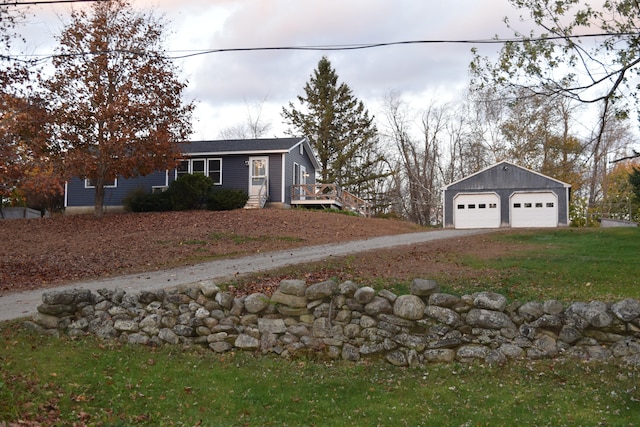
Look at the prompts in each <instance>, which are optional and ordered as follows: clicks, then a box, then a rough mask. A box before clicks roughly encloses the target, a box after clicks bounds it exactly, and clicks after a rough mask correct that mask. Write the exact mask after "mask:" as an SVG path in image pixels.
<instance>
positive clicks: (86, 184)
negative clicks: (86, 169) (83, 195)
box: [84, 178, 118, 188]
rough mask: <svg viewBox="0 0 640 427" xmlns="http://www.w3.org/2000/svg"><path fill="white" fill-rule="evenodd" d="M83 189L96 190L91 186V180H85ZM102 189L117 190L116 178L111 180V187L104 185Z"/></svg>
mask: <svg viewBox="0 0 640 427" xmlns="http://www.w3.org/2000/svg"><path fill="white" fill-rule="evenodd" d="M84 188H96V186H95V185H91V180H90V179H89V178H85V179H84ZM104 188H118V178H116V179H114V180H113V185H105V186H104Z"/></svg>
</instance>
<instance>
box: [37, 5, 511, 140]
mask: <svg viewBox="0 0 640 427" xmlns="http://www.w3.org/2000/svg"><path fill="white" fill-rule="evenodd" d="M132 4H133V5H134V6H135V7H141V8H155V9H156V10H157V11H158V12H159V13H163V14H165V17H166V18H167V19H168V20H169V22H170V29H171V30H172V33H171V34H170V35H169V37H168V40H167V49H168V50H169V51H171V54H172V55H180V54H182V53H187V52H177V51H193V50H205V49H229V48H255V47H282V46H319V45H349V44H363V43H388V42H400V41H410V40H478V39H490V38H492V37H494V36H495V35H499V36H504V37H509V36H512V34H511V32H510V31H509V30H508V29H506V27H505V25H504V23H503V22H502V20H503V18H504V17H505V16H507V15H509V16H512V17H515V16H517V13H516V12H515V11H514V10H513V9H512V8H511V7H510V5H509V4H508V2H507V1H506V0H446V1H436V0H426V1H425V0H422V1H420V0H179V1H177V0H132ZM85 7H86V6H85ZM70 8H71V6H69V5H40V6H35V7H32V8H31V12H32V13H33V14H35V15H34V16H31V17H29V20H28V23H27V25H26V26H25V29H24V32H25V34H26V37H27V46H28V52H29V53H37V54H44V53H51V52H52V51H53V49H54V47H55V42H54V36H55V35H56V34H58V33H59V32H60V30H61V29H62V27H63V25H64V23H65V22H68V17H69V12H70ZM472 47H473V45H469V44H449V43H444V44H417V45H400V46H389V47H378V48H373V49H365V50H350V51H333V52H318V51H291V50H283V51H258V52H255V51H254V52H220V53H210V54H207V55H199V56H195V57H192V58H189V59H183V60H177V64H178V65H179V66H180V67H181V69H182V72H183V78H184V79H186V80H188V82H189V86H188V91H187V93H186V97H187V98H188V99H193V100H195V101H196V103H197V108H196V111H195V115H194V135H193V139H215V138H217V137H219V133H220V131H221V130H223V129H225V128H229V127H232V126H234V125H236V124H238V123H240V122H243V121H245V120H246V117H247V109H248V108H253V106H256V105H260V104H262V105H263V110H262V113H263V119H264V121H265V122H268V123H271V124H272V128H271V131H270V132H269V134H268V135H265V136H269V137H271V136H284V131H285V129H286V127H285V126H284V124H283V123H282V117H281V115H280V111H281V109H282V107H283V106H285V105H287V104H288V102H289V101H294V100H295V99H296V96H297V95H300V94H303V87H304V85H305V83H306V82H307V81H308V80H309V77H310V75H311V74H312V72H313V70H314V69H315V68H316V66H317V64H318V61H319V60H320V58H321V57H322V56H323V55H326V56H327V57H328V58H329V60H330V61H331V63H332V66H333V67H334V69H335V70H336V72H337V74H338V76H339V78H340V81H341V82H345V83H347V84H348V85H349V86H350V87H351V89H352V90H353V92H354V95H355V96H356V97H358V98H359V99H361V100H362V101H363V102H364V103H365V105H366V106H367V108H368V109H369V110H370V112H371V113H372V114H374V115H379V103H380V101H381V100H382V98H383V96H384V94H385V93H387V92H389V91H392V90H394V91H399V92H400V93H401V94H402V96H403V97H405V98H406V99H408V100H411V101H412V102H413V104H414V105H415V106H416V108H420V107H425V106H426V105H427V104H428V102H429V100H431V99H433V98H434V97H437V98H438V99H446V98H448V97H456V96H458V95H460V94H461V93H462V91H463V90H464V89H465V88H466V86H467V84H468V79H469V77H468V65H469V62H470V60H471V53H470V50H471V48H472ZM478 47H479V48H480V49H481V52H482V53H483V54H486V55H492V54H495V53H496V52H497V50H498V49H499V45H479V46H478ZM252 111H253V112H254V113H255V111H256V110H255V109H253V110H252Z"/></svg>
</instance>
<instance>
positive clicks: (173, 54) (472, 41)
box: [1, 0, 640, 62]
mask: <svg viewBox="0 0 640 427" xmlns="http://www.w3.org/2000/svg"><path fill="white" fill-rule="evenodd" d="M75 1H89V0H75ZM93 1H95V0H93ZM101 1H102V0H101ZM623 36H636V37H637V36H640V33H631V32H628V33H596V34H581V35H575V36H568V37H565V36H551V37H533V38H505V39H500V38H495V39H469V40H465V39H462V40H406V41H397V42H383V43H361V44H336V45H309V46H265V47H238V48H220V49H202V50H192V51H191V50H175V51H167V52H142V51H130V50H121V49H114V50H107V51H98V52H78V53H60V54H28V55H27V54H23V55H13V56H6V55H3V56H2V57H1V59H12V60H16V61H22V62H32V61H30V60H28V59H21V58H39V59H37V60H36V62H43V61H46V60H48V59H51V58H62V57H79V56H87V55H105V54H110V53H124V54H128V55H150V56H151V55H153V56H164V57H165V58H166V59H171V60H176V59H186V58H191V57H195V56H202V55H209V54H213V53H222V52H256V51H276V50H290V51H348V50H363V49H374V48H381V47H390V46H401V45H420V44H506V43H528V42H541V41H554V40H566V39H589V38H597V37H623ZM180 52H183V53H182V54H178V53H180ZM184 52H188V53H184ZM167 54H168V55H167ZM165 55H166V56H165Z"/></svg>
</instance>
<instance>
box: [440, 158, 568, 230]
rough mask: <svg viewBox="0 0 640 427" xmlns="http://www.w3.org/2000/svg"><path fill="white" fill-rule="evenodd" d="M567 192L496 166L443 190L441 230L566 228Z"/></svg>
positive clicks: (506, 165)
mask: <svg viewBox="0 0 640 427" xmlns="http://www.w3.org/2000/svg"><path fill="white" fill-rule="evenodd" d="M570 188H571V186H570V185H569V184H567V183H565V182H562V181H558V180H556V179H554V178H551V177H548V176H546V175H543V174H541V173H538V172H534V171H531V170H529V169H526V168H523V167H521V166H518V165H515V164H513V163H510V162H507V161H503V162H499V163H497V164H495V165H493V166H490V167H488V168H486V169H483V170H481V171H480V172H477V173H475V174H473V175H470V176H468V177H466V178H463V179H461V180H459V181H456V182H454V183H451V184H449V185H447V186H446V187H444V189H443V206H444V211H443V216H444V226H445V227H446V228H498V227H558V226H566V225H568V224H569V191H570Z"/></svg>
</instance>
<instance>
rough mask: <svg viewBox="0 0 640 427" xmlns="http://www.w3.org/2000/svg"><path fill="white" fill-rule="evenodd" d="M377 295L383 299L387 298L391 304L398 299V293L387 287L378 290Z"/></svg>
mask: <svg viewBox="0 0 640 427" xmlns="http://www.w3.org/2000/svg"><path fill="white" fill-rule="evenodd" d="M378 296H379V297H382V298H384V299H388V300H389V302H390V303H392V304H393V303H394V302H395V301H396V299H398V295H396V294H394V293H393V292H391V291H390V290H389V289H383V290H381V291H380V292H378Z"/></svg>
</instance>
